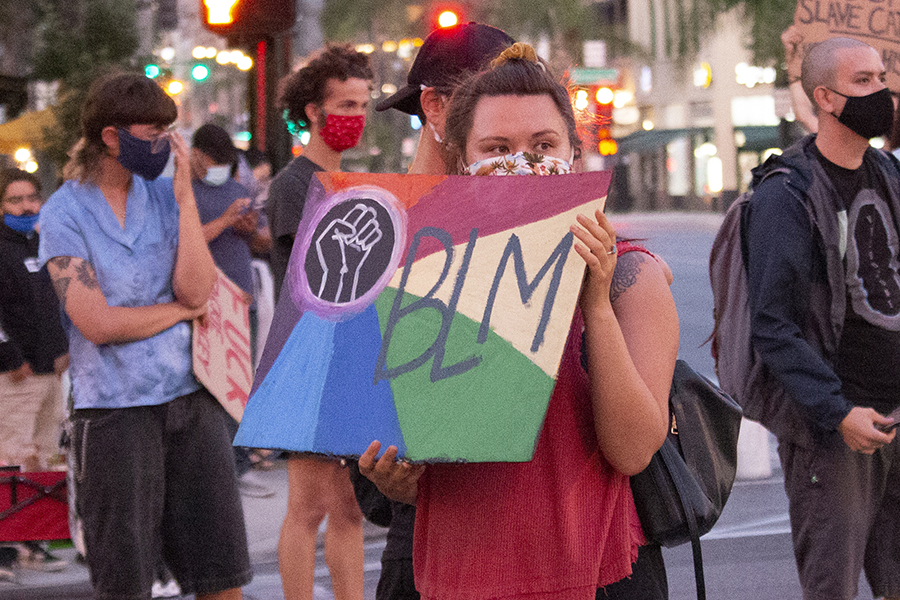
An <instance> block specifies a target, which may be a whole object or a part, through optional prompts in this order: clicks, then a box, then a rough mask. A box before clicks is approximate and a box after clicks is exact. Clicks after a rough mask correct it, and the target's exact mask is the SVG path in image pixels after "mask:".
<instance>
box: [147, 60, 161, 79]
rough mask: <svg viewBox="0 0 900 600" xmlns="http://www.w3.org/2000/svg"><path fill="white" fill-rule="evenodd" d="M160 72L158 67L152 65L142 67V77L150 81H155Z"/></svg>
mask: <svg viewBox="0 0 900 600" xmlns="http://www.w3.org/2000/svg"><path fill="white" fill-rule="evenodd" d="M161 72H162V70H161V69H160V68H159V65H154V64H153V63H150V64H149V65H147V66H145V67H144V75H146V76H147V77H148V78H150V79H156V78H157V77H159V74H160V73H161Z"/></svg>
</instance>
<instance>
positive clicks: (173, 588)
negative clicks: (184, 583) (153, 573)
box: [150, 579, 181, 598]
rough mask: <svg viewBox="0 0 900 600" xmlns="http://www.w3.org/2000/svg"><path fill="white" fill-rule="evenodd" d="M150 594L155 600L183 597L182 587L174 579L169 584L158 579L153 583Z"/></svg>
mask: <svg viewBox="0 0 900 600" xmlns="http://www.w3.org/2000/svg"><path fill="white" fill-rule="evenodd" d="M150 593H151V595H152V596H153V597H154V598H177V597H178V596H180V595H181V586H180V585H178V582H177V581H175V580H174V579H170V580H169V581H168V582H167V583H163V582H162V581H160V580H158V579H157V580H156V581H154V582H153V587H152V588H151V590H150Z"/></svg>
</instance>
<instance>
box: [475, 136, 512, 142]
mask: <svg viewBox="0 0 900 600" xmlns="http://www.w3.org/2000/svg"><path fill="white" fill-rule="evenodd" d="M508 141H509V138H508V137H504V136H502V135H489V136H486V137H482V138H478V139H477V140H475V142H476V143H483V142H508Z"/></svg>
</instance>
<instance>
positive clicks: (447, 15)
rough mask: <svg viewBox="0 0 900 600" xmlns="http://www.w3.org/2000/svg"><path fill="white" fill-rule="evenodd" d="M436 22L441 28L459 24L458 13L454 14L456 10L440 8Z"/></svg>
mask: <svg viewBox="0 0 900 600" xmlns="http://www.w3.org/2000/svg"><path fill="white" fill-rule="evenodd" d="M437 24H438V27H441V28H446V27H455V26H457V25H459V15H458V14H456V11H452V10H442V11H441V12H440V13H439V14H438V17H437Z"/></svg>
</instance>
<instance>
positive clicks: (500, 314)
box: [389, 198, 605, 378]
mask: <svg viewBox="0 0 900 600" xmlns="http://www.w3.org/2000/svg"><path fill="white" fill-rule="evenodd" d="M603 200H605V198H604V199H602V200H594V201H592V202H590V203H588V204H585V205H582V206H580V207H577V208H574V209H572V210H570V211H568V212H565V213H561V214H559V215H556V216H555V217H551V218H549V219H545V220H543V221H538V222H535V223H531V224H529V225H523V226H521V227H517V228H515V229H508V230H506V231H503V232H501V233H496V234H493V235H489V236H486V237H479V238H478V239H477V240H476V241H475V248H474V251H473V252H472V259H471V262H470V263H469V269H468V272H467V273H466V278H465V282H464V284H463V288H462V293H461V294H460V297H459V301H458V303H457V305H456V310H457V312H459V313H462V314H463V315H465V316H467V317H469V318H470V319H472V320H473V321H475V322H476V323H481V321H482V319H483V318H484V309H485V305H486V304H487V299H488V294H489V293H490V290H491V286H492V285H493V283H494V276H495V275H496V273H497V268H498V266H499V264H500V258H501V257H502V256H503V251H504V249H505V248H506V245H507V244H508V243H509V240H510V237H511V236H512V235H513V234H515V235H516V236H518V238H519V242H520V244H521V246H522V258H523V262H524V264H525V273H526V275H527V277H526V279H527V280H528V282H529V283H531V282H533V281H534V278H535V276H536V275H537V273H538V272H539V271H540V269H541V267H542V266H543V265H544V263H545V262H546V261H547V260H548V259H549V257H550V255H551V254H552V253H553V251H554V250H555V249H556V247H557V245H559V243H560V241H562V239H563V237H565V236H566V234H568V233H569V227H570V226H571V225H572V224H573V223H575V215H577V214H578V213H583V214H585V215H589V214H591V213H593V211H594V209H595V208H602V206H603ZM466 246H467V244H459V245H457V246H454V247H453V262H452V264H451V266H450V271H449V273H448V274H447V278H446V279H445V280H444V283H443V284H442V285H441V287H440V288H438V290H437V292H436V293H435V297H436V298H438V299H440V300H442V301H443V302H445V303H447V304H449V302H450V296H451V295H452V293H453V287H454V285H455V283H456V278H457V274H458V273H459V267H460V265H461V263H462V260H463V257H464V256H465V252H466ZM565 258H566V262H565V266H564V268H563V272H562V277H561V279H560V284H559V288H558V289H557V292H556V298H555V300H554V302H553V308H552V311H551V313H550V320H549V321H548V323H547V328H546V330H545V331H544V341H543V343H542V344H541V345H540V347H539V348H538V350H537V352H534V353H532V352H531V345H532V342H533V340H534V336H535V332H536V330H537V327H538V325H539V323H540V319H541V314H542V312H543V310H544V301H545V299H546V297H547V290H548V288H549V286H550V281H551V280H552V278H553V272H554V268H555V266H556V263H553V264H551V265H550V268H549V269H548V270H547V272H546V273H545V274H544V276H543V278H542V279H541V282H540V284H539V285H538V286H537V287H536V288H535V290H534V292H533V293H532V295H531V298H530V300H529V301H528V303H527V304H523V303H522V299H521V295H520V294H519V285H518V283H517V279H516V273H515V261H514V260H513V256H510V257H509V258H508V259H507V262H506V265H505V268H504V271H503V276H502V278H501V279H500V285H499V288H498V290H497V297H496V300H495V301H494V306H493V309H492V311H491V322H490V325H491V329H493V330H494V331H495V332H496V333H497V334H498V335H499V336H500V337H502V338H504V339H505V340H507V341H509V342H510V343H511V344H512V345H513V347H514V348H515V349H516V350H518V351H519V352H521V353H522V354H524V355H525V356H527V357H528V358H529V359H531V361H532V362H534V364H536V365H537V366H538V367H539V368H540V369H541V370H543V371H544V372H545V373H547V375H549V376H550V377H553V378H555V377H556V372H557V370H558V368H559V361H560V359H561V357H562V352H563V349H564V348H565V344H566V337H567V335H568V333H569V326H570V325H571V323H572V315H573V314H574V312H575V305H576V303H577V302H578V293H579V291H580V289H581V281H582V278H583V276H584V260H582V258H581V257H580V256H578V253H577V252H575V250H574V249H570V250H569V252H568V254H567V255H566V256H565ZM445 261H446V253H445V252H436V253H434V254H432V255H430V256H427V257H425V258H422V259H420V260H417V261H416V262H415V263H414V264H413V266H412V269H411V270H410V273H409V279H408V280H407V282H406V288H405V290H404V291H405V292H408V293H410V294H414V295H417V296H424V295H425V294H427V293H428V292H429V291H430V290H431V288H432V287H433V286H434V284H435V282H436V281H437V277H438V275H439V274H440V272H441V270H442V269H443V266H444V262H445ZM402 275H403V269H402V268H401V269H399V270H398V271H397V272H396V273H395V274H394V277H393V278H392V279H391V282H390V284H389V285H390V287H392V288H395V289H396V288H398V287H399V286H400V279H401V277H402ZM472 342H473V343H475V340H472Z"/></svg>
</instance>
